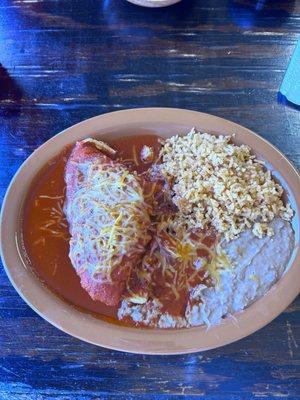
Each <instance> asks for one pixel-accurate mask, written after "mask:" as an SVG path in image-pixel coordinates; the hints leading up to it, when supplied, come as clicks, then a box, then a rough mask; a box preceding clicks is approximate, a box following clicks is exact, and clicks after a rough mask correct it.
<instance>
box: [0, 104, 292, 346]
mask: <svg viewBox="0 0 300 400" xmlns="http://www.w3.org/2000/svg"><path fill="white" fill-rule="evenodd" d="M145 113H146V114H148V118H149V117H150V116H151V115H152V113H155V115H156V116H157V114H161V115H160V117H161V118H162V117H163V115H162V114H165V113H166V114H168V115H169V114H174V116H175V115H176V116H177V117H178V116H179V115H186V116H187V115H189V116H192V115H193V116H194V117H195V118H196V119H199V120H200V119H201V118H208V120H210V119H213V120H215V121H216V122H218V123H220V124H225V125H228V124H229V125H230V126H231V127H232V128H236V129H238V130H241V132H242V131H243V132H244V133H247V134H250V135H251V136H252V137H253V138H255V139H256V140H258V141H260V142H264V143H265V145H266V146H267V147H269V148H270V149H271V150H272V151H271V153H274V154H275V155H276V154H277V157H278V156H279V158H281V159H282V160H283V161H284V163H285V164H286V168H287V169H290V173H291V171H292V172H293V174H294V175H295V177H296V178H295V179H296V181H298V183H299V184H300V174H299V172H298V170H297V169H296V167H295V166H294V165H293V164H292V162H291V161H290V160H288V159H287V157H286V156H285V155H284V154H283V153H282V152H281V151H280V150H279V149H277V148H276V147H275V146H274V145H273V144H271V143H270V142H268V141H267V140H266V139H264V138H262V137H261V136H259V135H258V134H256V133H255V132H253V131H251V130H250V129H248V128H245V127H243V126H241V125H239V124H237V123H235V122H232V121H229V120H227V119H224V118H220V117H218V116H214V115H211V114H207V113H202V112H198V111H194V110H185V109H180V108H171V107H170V108H167V107H147V108H135V109H125V110H118V111H113V112H109V113H105V114H101V115H97V116H94V117H92V118H89V119H86V120H83V121H81V122H79V123H77V124H75V125H72V126H71V127H68V128H66V129H64V130H63V131H61V132H59V133H57V134H56V135H54V136H53V137H51V138H50V139H48V140H47V141H46V142H44V143H43V144H42V145H41V146H39V147H38V148H37V149H36V150H35V151H34V152H33V153H32V154H31V155H30V156H29V157H28V158H27V159H26V160H25V161H24V162H23V163H22V164H21V166H20V167H19V168H18V170H17V171H16V173H15V174H14V176H13V178H12V179H11V182H10V184H9V186H8V188H7V191H6V194H5V196H4V199H3V203H2V208H1V217H0V218H1V219H0V225H1V228H0V241H1V258H2V262H3V265H4V269H5V271H6V274H7V275H8V278H9V280H10V282H11V283H12V285H13V287H14V288H15V289H16V291H17V292H18V294H19V295H20V296H21V298H22V299H23V300H24V301H25V302H26V303H27V304H28V305H29V306H30V307H31V308H32V309H33V310H34V311H35V312H36V313H37V314H39V315H40V316H41V317H42V318H43V319H45V320H46V321H48V322H50V323H51V324H52V325H54V326H56V327H57V328H58V329H60V330H62V331H63V332H65V333H68V334H69V335H71V336H74V337H76V338H78V339H81V340H83V341H86V342H88V343H92V344H95V345H98V346H103V347H106V348H109V349H113V350H120V351H127V352H131V353H138V354H188V353H193V352H197V351H204V350H208V349H212V348H216V347H221V346H223V345H226V344H229V343H232V342H234V341H236V340H239V339H241V338H243V337H245V336H248V335H250V334H251V333H253V332H255V331H257V330H259V329H261V328H262V327H263V326H265V325H266V324H268V323H269V322H271V321H272V320H273V319H274V318H275V317H276V316H278V315H279V314H280V313H281V312H282V311H283V310H284V309H285V308H286V307H287V306H288V305H289V304H290V303H291V302H292V301H293V300H294V298H295V297H296V296H297V295H298V293H299V292H300V279H299V278H298V280H297V279H296V280H295V282H294V286H293V290H291V291H288V292H287V295H286V296H285V301H284V302H282V303H281V306H278V307H277V309H276V312H274V311H273V312H272V313H271V317H270V318H268V317H267V318H265V321H264V323H260V324H257V323H256V324H255V326H254V327H253V328H248V329H246V330H243V331H242V332H241V329H240V328H238V327H237V325H236V323H235V321H232V323H231V324H229V327H230V328H231V329H232V330H237V331H238V333H237V334H234V335H231V336H230V335H228V334H227V336H228V337H227V336H226V337H227V339H225V340H221V339H220V338H219V339H218V340H219V342H218V340H217V336H218V332H216V331H218V330H220V329H218V328H220V327H221V326H222V325H224V324H221V325H217V326H216V327H212V328H210V331H209V332H210V334H213V335H217V336H216V340H215V344H213V345H208V346H203V347H202V346H201V344H196V345H195V346H190V345H186V346H184V343H182V342H181V341H182V336H186V337H187V339H193V338H194V339H195V335H197V333H196V332H198V335H200V332H202V336H203V334H205V335H206V328H204V327H203V326H200V327H194V328H184V329H174V330H169V329H167V330H160V329H140V328H131V327H121V326H118V325H114V324H111V323H108V322H105V321H102V320H99V319H96V318H95V317H92V316H90V315H88V314H85V313H83V312H81V311H78V310H77V309H75V308H74V307H72V306H70V305H68V304H67V303H65V302H64V301H62V300H61V299H60V298H58V297H56V296H55V295H54V294H53V293H52V292H51V291H50V290H49V289H47V288H46V287H45V286H44V285H43V284H42V283H41V282H40V281H39V280H38V278H36V277H35V276H34V281H35V285H34V286H36V287H35V292H34V293H35V294H40V295H41V296H42V298H44V297H45V298H48V299H49V297H50V299H52V300H54V302H52V303H53V305H55V306H56V307H58V308H61V307H62V308H63V309H65V315H61V313H59V312H58V315H59V318H55V315H54V314H53V312H50V311H49V308H47V307H45V306H41V305H39V304H38V303H37V302H36V301H33V300H34V299H32V295H31V294H28V293H27V290H28V288H27V287H25V288H24V282H22V281H20V279H19V280H18V278H17V277H16V275H15V272H14V273H12V271H13V270H14V268H15V267H12V265H9V264H10V263H11V262H12V260H11V256H10V254H8V251H7V250H8V248H7V246H6V242H7V238H6V235H5V234H4V227H5V231H6V230H7V225H6V222H7V221H6V215H7V212H8V210H9V208H10V206H11V203H9V202H10V201H11V199H10V197H11V195H12V192H13V189H14V187H15V184H16V182H17V180H18V178H19V176H20V174H21V173H22V171H24V170H25V171H26V169H27V168H29V166H30V163H31V162H32V160H34V159H35V158H36V157H37V156H38V153H39V152H42V151H44V150H45V149H47V148H48V147H49V146H51V144H53V143H55V142H57V141H59V138H62V137H64V136H66V135H67V134H68V133H72V132H73V131H76V130H78V129H79V130H81V129H82V130H84V129H85V126H91V125H93V124H94V123H96V124H98V122H99V120H100V122H101V120H102V121H103V120H105V119H106V120H108V121H111V122H110V123H111V124H112V125H114V118H115V117H116V118H117V119H118V118H121V119H122V117H124V116H126V117H125V120H126V118H127V119H128V118H129V120H130V118H131V119H133V120H134V119H136V120H137V121H138V120H139V119H143V117H142V116H143V114H145ZM168 118H169V117H168ZM146 119H147V118H146ZM154 120H155V119H154ZM160 122H162V120H160ZM166 122H167V121H166ZM131 123H132V122H131ZM178 124H179V123H177V125H178ZM226 133H227V132H224V134H226ZM175 134H176V133H175ZM88 135H91V134H90V133H89V134H88ZM88 135H82V137H84V136H88ZM69 142H70V143H71V142H72V140H69ZM51 158H52V156H51V157H46V158H45V159H44V163H46V162H47V160H49V159H51ZM36 172H37V171H36ZM36 172H35V174H36ZM283 179H284V181H285V182H286V179H287V178H286V177H284V176H283ZM299 186H300V185H299ZM294 189H295V188H291V190H293V192H294V191H295V190H294ZM298 192H299V193H298V194H299V198H298V197H297V198H296V196H295V200H296V205H297V214H298V219H299V207H300V206H299V204H300V188H299V190H298ZM15 201H17V200H15ZM20 201H21V200H20V199H19V203H20ZM15 218H17V217H16V216H15ZM8 247H9V246H8ZM10 247H11V246H10ZM15 247H16V248H17V245H16V244H15ZM19 258H20V259H19V266H18V267H19V269H20V267H21V266H20V265H21V257H20V256H19ZM296 262H297V263H299V264H300V251H299V246H298V251H297V252H296V254H295V258H294V260H293V262H292V265H291V267H290V269H289V271H287V272H286V273H285V275H284V276H283V277H282V278H281V279H280V280H279V282H278V283H277V284H275V285H274V286H273V287H272V288H271V289H270V290H269V292H268V293H267V294H266V295H265V296H263V297H262V298H261V299H259V300H257V301H256V302H254V303H253V304H252V305H251V306H249V307H247V309H246V310H245V311H242V312H240V313H238V314H237V315H236V316H237V318H238V320H241V321H242V323H246V322H247V318H245V314H249V315H250V313H249V310H251V309H253V308H257V307H258V306H259V304H260V303H262V302H263V301H264V300H265V299H266V297H267V296H270V294H271V295H272V294H274V293H273V292H274V290H275V291H276V290H277V289H278V287H279V286H282V285H281V283H282V281H285V282H286V281H287V280H288V279H290V280H291V278H289V276H290V275H291V274H290V273H291V272H294V271H291V270H294V269H295V264H296ZM21 268H22V267H21ZM19 272H20V271H19ZM21 272H23V273H24V271H22V270H21ZM27 272H29V271H27ZM29 274H32V273H31V272H29ZM32 275H33V274H32ZM292 275H295V274H292ZM22 276H23V275H22ZM25 276H27V275H25ZM295 278H296V276H295ZM292 283H293V281H292ZM25 284H26V282H25ZM29 286H32V285H29ZM43 295H44V296H43ZM50 299H49V300H50ZM75 314H76V315H77V314H78V315H80V318H79V320H81V322H82V321H85V322H86V323H87V324H89V325H90V326H91V327H92V328H93V329H94V330H95V329H97V327H96V326H95V322H96V325H98V329H99V330H101V329H102V332H103V334H104V333H105V334H112V333H113V332H112V331H120V332H123V333H124V335H125V336H126V335H129V336H133V339H132V340H135V341H127V342H126V340H124V338H123V340H119V341H118V340H117V341H114V340H110V338H109V337H108V340H107V339H106V340H104V338H103V337H101V335H100V336H99V335H97V334H96V333H95V335H94V337H90V336H88V337H87V336H86V335H85V334H83V333H78V331H77V330H76V326H75V327H74V324H72V323H70V321H69V320H68V319H67V317H68V318H71V319H72V318H75V320H76V315H75ZM64 317H65V323H64ZM226 320H228V318H226ZM243 321H244V322H243ZM248 322H249V321H248ZM226 324H227V325H228V321H226ZM99 327H100V328H101V329H100V328H99ZM133 331H134V334H133V335H132V333H133ZM204 331H205V332H204ZM226 332H227V331H226ZM138 333H139V334H138ZM175 333H176V335H175ZM142 335H143V339H142V340H143V341H144V342H145V341H147V339H148V340H149V341H151V338H152V340H154V339H153V337H154V336H157V337H160V338H161V342H160V345H159V343H158V342H159V341H158V342H157V339H155V340H154V343H152V344H151V343H150V345H149V343H148V345H149V347H148V348H143V345H142V343H139V342H138V339H139V340H140V339H141V338H139V336H142ZM166 338H168V339H169V341H166ZM176 338H178V340H179V339H180V340H179V342H180V343H181V344H180V345H179V347H178V346H176V343H177V339H176ZM120 339H122V338H121V337H120ZM170 340H172V341H173V342H170ZM217 342H218V344H216V343H217ZM172 343H173V344H172ZM174 343H175V346H174ZM168 345H172V348H166V347H165V346H168ZM157 346H158V347H157Z"/></svg>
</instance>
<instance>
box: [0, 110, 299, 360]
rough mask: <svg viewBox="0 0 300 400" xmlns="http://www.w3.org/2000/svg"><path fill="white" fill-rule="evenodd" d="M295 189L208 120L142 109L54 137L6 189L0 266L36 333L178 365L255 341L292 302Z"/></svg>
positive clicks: (272, 157) (261, 143)
mask: <svg viewBox="0 0 300 400" xmlns="http://www.w3.org/2000/svg"><path fill="white" fill-rule="evenodd" d="M299 210H300V177H299V173H298V172H297V170H296V169H295V168H294V167H293V166H292V164H291V163H290V162H289V161H288V160H287V159H286V157H285V156H284V155H283V154H281V153H280V152H279V151H278V150H277V149H276V148H275V147H274V146H272V145H271V144H270V143H268V142H267V141H265V140H264V139H263V138H261V137H260V136H258V135H256V134H255V133H253V132H251V131H250V130H248V129H246V128H244V127H242V126H240V125H237V124H235V123H233V122H230V121H227V120H224V119H222V118H218V117H215V116H212V115H208V114H204V113H200V112H196V111H188V110H182V109H172V108H145V109H133V110H124V111H117V112H113V113H108V114H104V115H100V116H97V117H94V118H91V119H88V120H86V121H83V122H81V123H79V124H77V125H74V126H72V127H70V128H68V129H66V130H65V131H63V132H61V133H59V134H57V135H56V136H54V137H53V138H51V139H50V140H48V141H47V142H46V143H45V144H43V145H42V146H41V147H39V148H38V149H37V150H36V151H34V152H33V154H32V155H31V156H30V157H29V158H28V159H27V160H26V161H25V162H24V164H23V165H22V166H21V167H20V169H19V170H18V172H17V173H16V175H15V176H14V178H13V180H12V182H11V184H10V186H9V188H8V190H7V193H6V196H5V199H4V202H3V206H2V216H1V253H2V260H3V264H4V266H5V269H6V272H7V275H8V277H9V279H10V281H11V283H12V284H13V286H14V287H15V289H16V290H17V291H18V293H19V294H20V296H21V297H22V298H23V299H24V300H25V301H26V302H27V304H28V305H29V306H30V307H31V308H33V309H34V310H35V311H36V312H37V313H38V314H39V315H40V316H42V317H43V318H44V319H45V320H47V321H48V322H50V323H51V324H53V325H54V326H56V327H57V328H59V329H61V330H62V331H64V332H67V333H69V334H70V335H72V336H75V337H77V338H79V339H82V340H84V341H87V342H89V343H93V344H96V345H99V346H104V347H107V348H111V349H117V350H123V351H128V352H135V353H145V354H146V353H147V354H180V353H190V352H195V351H201V350H206V349H211V348H215V347H219V346H222V345H225V344H228V343H231V342H233V341H235V340H238V339H241V338H243V337H245V336H247V335H249V334H251V333H252V332H255V331H257V330H258V329H260V328H261V327H263V326H264V325H266V324H267V323H269V322H270V321H271V320H272V319H274V318H275V317H276V316H278V315H279V314H280V313H281V312H282V311H283V310H284V309H285V308H286V307H287V306H288V305H289V304H290V303H291V302H292V301H293V299H294V298H295V297H296V296H297V294H298V293H299V291H300V273H299V272H300V271H299V268H300V252H299Z"/></svg>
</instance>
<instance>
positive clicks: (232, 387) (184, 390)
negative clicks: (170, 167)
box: [0, 0, 300, 400]
mask: <svg viewBox="0 0 300 400" xmlns="http://www.w3.org/2000/svg"><path fill="white" fill-rule="evenodd" d="M299 3H300V2H299V1H292V0H286V1H284V0H282V1H276V0H270V1H268V0H266V1H264V0H253V1H250V0H237V1H231V0H206V1H204V0H194V1H193V0H186V1H182V3H180V4H178V5H176V6H173V7H170V8H166V9H163V10H150V9H143V8H139V7H136V6H133V5H130V4H129V3H127V2H126V1H125V0H110V1H109V0H103V1H101V0H0V63H1V65H0V117H1V120H0V134H1V137H0V157H1V168H0V195H1V198H2V197H3V195H4V193H5V190H6V188H7V185H8V184H9V181H10V179H11V178H12V176H13V174H14V173H15V171H16V170H17V168H18V167H19V166H20V165H21V163H22V162H23V161H24V160H25V158H26V157H27V156H28V155H29V154H30V153H32V151H33V150H34V149H35V148H37V147H38V146H39V145H40V144H42V143H43V142H44V141H45V140H47V139H49V138H50V137H51V136H52V135H54V134H55V133H57V132H59V131H61V130H62V129H64V128H66V127H68V126H70V125H72V124H74V123H76V122H79V121H81V120H82V119H85V118H88V117H92V116H94V115H97V114H102V113H104V112H108V111H113V110H119V109H124V108H133V107H145V106H170V107H182V108H189V109H194V110H199V111H204V112H208V113H212V114H216V115H218V116H221V117H224V118H228V119H230V120H233V121H235V122H237V123H240V124H242V125H245V126H246V127H248V128H250V129H252V130H254V131H255V132H257V133H259V134H260V135H262V136H263V137H265V138H266V139H268V140H269V141H270V142H272V143H273V144H275V145H276V146H277V147H278V148H279V149H280V150H282V151H283V153H285V154H286V155H287V156H288V157H289V158H290V159H291V160H292V161H293V162H294V163H295V165H296V166H297V167H300V110H299V107H298V108H297V107H295V106H293V105H291V104H288V103H285V102H284V100H283V99H282V98H280V97H278V94H277V93H278V88H279V86H280V83H281V81H282V79H283V76H284V73H285V70H286V68H287V65H288V61H289V58H290V56H291V54H292V52H293V49H294V47H295V44H296V42H297V39H298V38H299V33H300V4H299ZM0 324H1V327H0V357H1V361H0V399H1V400H2V399H3V400H4V399H9V400H40V399H47V400H50V399H51V400H52V399H72V400H73V399H93V400H96V399H101V400H102V399H119V400H123V399H124V400H130V399H150V400H151V399H152V400H154V399H173V400H175V399H182V398H184V397H185V396H186V398H194V397H203V398H205V399H208V400H212V399H232V400H233V399H254V398H255V399H260V398H261V399H266V398H276V399H277V398H289V399H300V301H299V299H298V300H296V301H295V302H294V303H293V304H292V305H291V306H290V307H289V308H288V309H287V310H286V311H285V312H284V313H283V314H282V315H280V316H279V317H278V318H277V319H276V320H275V321H273V322H272V323H271V324H269V325H268V326H266V327H265V328H263V329H262V330H260V331H259V332H257V333H255V334H253V335H251V336H250V337H247V338H245V339H243V340H241V341H239V342H237V343H234V344H231V345H228V346H226V347H224V348H220V349H216V350H212V351H208V352H205V353H198V354H193V355H183V356H167V357H158V356H155V357H154V356H142V355H132V354H124V353H119V352H115V351H110V350H106V349H102V348H97V347H95V346H93V345H89V344H86V343H83V342H80V341H79V340H77V339H74V338H72V337H69V336H68V335H66V334H64V333H62V332H60V331H59V330H57V329H56V328H54V327H52V326H51V325H49V324H48V323H47V322H45V321H44V320H42V319H41V318H40V317H38V316H37V315H36V314H35V312H34V311H32V310H31V309H30V308H29V307H28V306H27V305H26V304H25V303H24V302H23V301H22V300H21V298H20V297H19V296H18V295H17V293H16V292H15V290H14V289H13V287H12V286H11V284H10V283H9V281H8V279H7V277H6V275H5V273H4V271H3V269H2V268H1V270H0Z"/></svg>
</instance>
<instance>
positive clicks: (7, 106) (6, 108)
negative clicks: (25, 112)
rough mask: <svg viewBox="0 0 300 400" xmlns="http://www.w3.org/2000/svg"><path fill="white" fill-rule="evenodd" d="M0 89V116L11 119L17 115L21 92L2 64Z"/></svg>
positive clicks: (0, 67) (19, 107) (0, 68)
mask: <svg viewBox="0 0 300 400" xmlns="http://www.w3.org/2000/svg"><path fill="white" fill-rule="evenodd" d="M0 87H1V90H0V115H2V116H5V117H13V116H15V115H17V114H19V112H20V109H21V100H22V98H23V91H22V89H21V88H20V86H19V85H18V84H17V82H16V81H15V79H13V78H12V77H11V76H10V75H9V73H8V71H7V69H6V68H4V67H3V66H2V64H0Z"/></svg>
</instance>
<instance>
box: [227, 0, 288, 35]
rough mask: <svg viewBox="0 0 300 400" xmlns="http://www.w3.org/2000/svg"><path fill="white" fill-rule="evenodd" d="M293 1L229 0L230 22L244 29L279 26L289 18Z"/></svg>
mask: <svg viewBox="0 0 300 400" xmlns="http://www.w3.org/2000/svg"><path fill="white" fill-rule="evenodd" d="M294 6H295V0H286V1H282V0H229V1H228V14H229V17H230V18H231V20H232V22H233V23H234V24H235V25H238V26H239V27H241V28H244V29H250V28H252V27H264V28H266V27H270V28H271V27H272V28H274V27H275V28H276V27H279V26H281V25H282V24H283V23H284V22H286V20H287V19H288V18H289V17H290V14H291V12H292V11H293V9H294Z"/></svg>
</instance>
